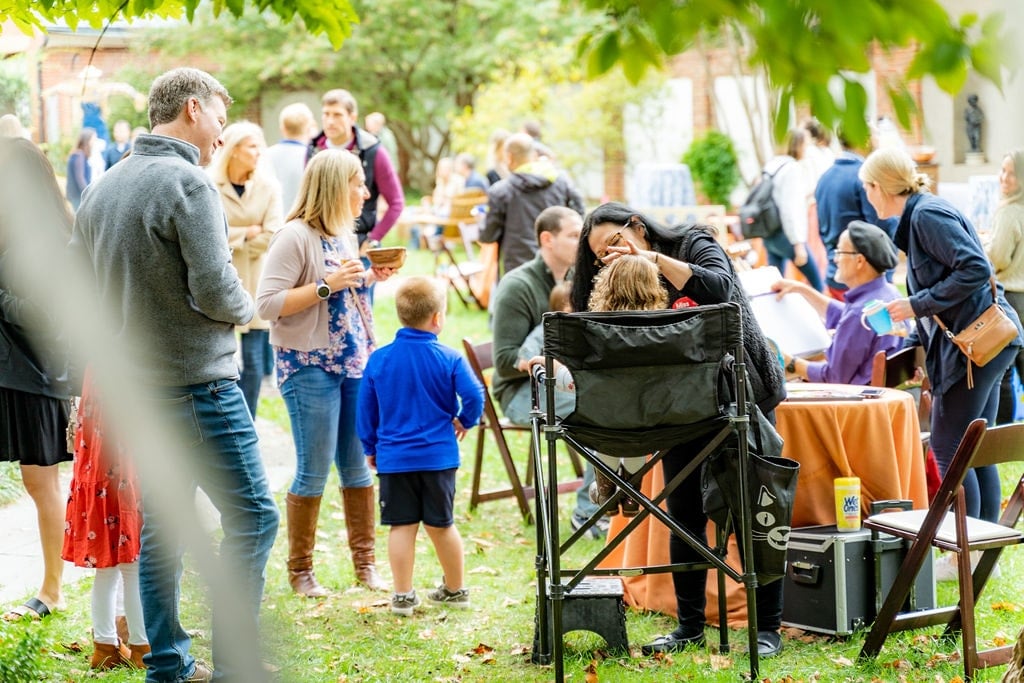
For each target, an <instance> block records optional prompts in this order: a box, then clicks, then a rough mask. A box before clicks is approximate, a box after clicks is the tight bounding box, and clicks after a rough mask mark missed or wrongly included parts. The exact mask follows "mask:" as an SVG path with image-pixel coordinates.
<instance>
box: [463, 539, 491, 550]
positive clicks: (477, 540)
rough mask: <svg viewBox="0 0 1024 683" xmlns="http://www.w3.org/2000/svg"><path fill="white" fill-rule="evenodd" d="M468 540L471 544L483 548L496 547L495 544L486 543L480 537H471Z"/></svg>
mask: <svg viewBox="0 0 1024 683" xmlns="http://www.w3.org/2000/svg"><path fill="white" fill-rule="evenodd" d="M466 540H468V541H469V542H470V543H475V544H477V545H478V546H480V547H481V548H493V547H494V544H493V543H491V542H490V541H485V540H484V539H482V538H480V537H479V536H470V537H469V538H468V539H466Z"/></svg>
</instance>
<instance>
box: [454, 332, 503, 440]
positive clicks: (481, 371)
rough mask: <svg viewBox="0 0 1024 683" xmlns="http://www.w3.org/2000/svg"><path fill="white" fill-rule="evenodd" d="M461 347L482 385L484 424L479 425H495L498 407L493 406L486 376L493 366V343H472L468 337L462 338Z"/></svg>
mask: <svg viewBox="0 0 1024 683" xmlns="http://www.w3.org/2000/svg"><path fill="white" fill-rule="evenodd" d="M462 348H463V349H464V350H465V352H466V360H468V361H469V367H470V368H472V369H473V374H475V375H476V378H477V379H478V380H479V381H480V384H482V385H483V386H484V424H482V425H481V427H485V428H490V427H492V426H493V427H497V426H498V425H500V424H501V422H500V419H499V417H498V409H497V408H495V407H494V400H493V399H492V398H491V383H490V381H489V379H488V377H487V371H488V370H490V369H491V368H493V367H494V343H493V342H489V341H488V342H482V343H480V344H474V343H473V342H472V341H470V340H469V339H463V340H462ZM497 432H500V430H497ZM496 436H497V434H496ZM502 438H504V437H502Z"/></svg>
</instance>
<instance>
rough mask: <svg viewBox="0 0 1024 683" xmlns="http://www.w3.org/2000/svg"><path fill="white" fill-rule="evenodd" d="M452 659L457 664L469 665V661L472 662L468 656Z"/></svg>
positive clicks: (458, 656)
mask: <svg viewBox="0 0 1024 683" xmlns="http://www.w3.org/2000/svg"><path fill="white" fill-rule="evenodd" d="M452 659H454V660H455V661H456V662H457V663H459V664H469V663H470V662H471V661H473V660H472V659H470V657H469V655H460V654H454V655H452Z"/></svg>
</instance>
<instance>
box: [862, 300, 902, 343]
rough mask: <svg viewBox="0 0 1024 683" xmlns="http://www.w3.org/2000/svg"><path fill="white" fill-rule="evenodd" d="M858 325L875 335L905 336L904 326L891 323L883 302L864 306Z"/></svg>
mask: <svg viewBox="0 0 1024 683" xmlns="http://www.w3.org/2000/svg"><path fill="white" fill-rule="evenodd" d="M860 324H861V325H863V326H864V328H865V329H868V330H873V331H874V333H875V334H895V335H897V336H900V337H903V336H906V334H907V328H906V325H902V324H900V323H895V322H893V320H892V317H891V316H890V315H889V309H888V308H886V307H885V302H884V301H878V300H877V299H876V300H875V301H869V302H868V303H866V304H865V305H864V312H863V313H861V316H860Z"/></svg>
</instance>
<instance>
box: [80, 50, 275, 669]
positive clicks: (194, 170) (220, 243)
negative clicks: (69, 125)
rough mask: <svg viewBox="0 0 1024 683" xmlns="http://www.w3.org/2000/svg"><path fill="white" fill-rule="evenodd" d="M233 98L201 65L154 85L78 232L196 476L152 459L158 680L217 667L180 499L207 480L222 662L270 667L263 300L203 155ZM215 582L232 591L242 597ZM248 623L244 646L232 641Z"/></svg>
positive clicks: (144, 586) (142, 564) (150, 532)
mask: <svg viewBox="0 0 1024 683" xmlns="http://www.w3.org/2000/svg"><path fill="white" fill-rule="evenodd" d="M230 103H231V98H230V97H229V96H228V93H227V91H226V90H225V89H224V87H223V86H222V85H221V84H220V83H219V82H217V80H216V79H214V78H213V77H212V76H210V75H209V74H207V73H205V72H203V71H199V70H198V69H188V68H183V69H175V70H173V71H169V72H167V73H165V74H163V75H162V76H160V77H158V78H157V79H156V80H155V81H154V82H153V85H152V88H151V89H150V92H149V118H150V124H151V126H152V131H153V133H152V134H151V135H141V136H139V138H138V139H137V140H136V142H135V146H134V149H133V152H132V155H131V156H129V157H128V158H127V159H126V160H124V161H122V162H121V163H119V164H117V165H115V166H114V167H113V168H112V169H111V170H110V171H109V172H107V173H106V174H104V176H103V177H102V178H101V181H102V182H97V183H96V184H94V185H93V186H92V187H90V188H89V192H88V194H87V195H86V197H85V201H83V203H82V206H81V210H80V211H79V213H78V215H77V217H76V220H75V228H74V233H73V235H72V240H71V250H72V253H74V254H78V255H80V256H82V257H83V258H84V259H85V261H86V262H87V267H89V268H90V269H91V271H92V274H93V276H94V277H95V280H96V285H97V288H98V292H99V296H100V299H101V303H102V304H104V305H105V309H104V310H106V311H107V312H108V314H109V315H110V316H112V317H113V321H112V322H113V326H114V335H115V339H116V342H117V343H121V344H123V345H124V347H125V348H126V349H128V351H127V353H126V360H127V364H128V372H129V373H130V376H132V378H133V379H134V380H136V381H137V382H138V384H139V385H140V386H142V387H144V389H145V392H146V393H145V395H146V396H147V397H152V398H153V399H154V400H153V404H154V405H155V406H156V407H155V411H156V412H157V413H158V416H159V417H162V418H163V419H164V420H165V421H166V422H167V423H168V425H169V428H170V430H171V432H172V434H173V435H174V436H176V437H180V438H181V440H182V444H183V447H182V448H179V449H178V451H176V452H175V456H180V458H181V461H180V462H174V463H173V467H174V470H176V471H177V473H181V472H184V473H185V476H183V477H181V479H182V482H180V483H176V482H175V479H176V478H177V477H170V478H164V476H162V475H161V476H158V477H157V476H154V475H153V472H158V471H159V469H157V467H158V466H160V465H163V466H164V467H166V463H147V462H146V459H145V458H140V483H141V485H142V488H143V491H144V497H145V500H146V505H145V511H144V525H143V529H142V539H141V540H142V548H141V553H140V557H139V591H140V594H141V597H142V609H143V614H144V616H145V622H146V634H147V636H148V638H149V643H150V647H151V648H152V651H151V653H150V654H148V655H146V658H145V662H146V664H147V667H148V671H147V677H146V680H147V681H150V682H156V681H207V680H211V678H212V672H211V671H210V670H209V669H208V668H207V667H206V666H205V665H203V664H200V663H198V662H196V660H195V659H194V658H193V657H192V656H191V655H190V654H189V646H190V642H191V641H190V638H189V636H188V635H187V633H186V632H185V630H184V629H183V628H182V626H181V624H180V622H179V620H178V616H179V612H178V596H179V583H180V578H181V570H182V568H181V560H182V550H183V540H182V539H183V538H185V532H186V531H188V530H187V529H182V528H181V527H182V526H184V525H183V524H182V523H181V521H182V519H189V516H188V515H187V514H186V515H184V517H182V515H181V514H178V511H179V510H183V509H188V510H189V511H191V510H192V506H193V505H194V493H195V486H196V484H197V483H198V485H199V486H201V487H202V488H203V490H204V491H205V492H206V493H207V494H208V495H209V497H210V499H211V500H212V501H213V503H214V505H215V506H216V507H217V509H218V511H219V512H220V515H221V523H222V526H223V530H224V539H223V541H222V543H221V546H220V554H219V562H218V563H217V564H216V565H213V566H214V567H215V568H216V569H218V570H219V575H220V576H222V577H223V576H228V577H231V578H230V580H231V584H232V585H231V586H230V588H232V589H233V590H225V591H211V601H212V603H213V606H214V609H213V613H214V629H213V657H214V664H215V666H216V668H217V670H218V675H223V676H224V678H225V679H226V680H227V679H230V680H247V681H248V680H259V678H261V677H262V668H261V667H260V658H259V648H258V647H256V646H255V640H256V633H257V631H256V628H255V627H256V623H257V618H258V614H259V604H260V600H261V598H262V595H263V583H264V569H265V567H266V563H267V558H268V557H269V555H270V549H271V547H272V546H273V543H274V537H275V535H276V533H277V523H278V513H277V507H276V505H275V504H274V500H273V498H272V497H271V495H270V490H269V486H268V483H267V478H266V473H265V471H264V468H263V463H262V460H261V459H260V451H259V445H258V438H257V435H256V429H255V427H254V425H253V422H252V418H251V417H250V416H249V411H248V409H247V408H246V404H245V399H244V398H243V396H242V392H241V390H240V389H239V388H238V385H237V383H236V380H237V379H238V370H237V367H236V365H235V360H234V355H235V349H236V341H235V334H234V326H235V325H241V324H244V323H246V322H248V321H249V320H250V319H251V318H252V316H253V313H254V305H253V301H252V298H251V297H250V296H249V294H248V293H247V292H246V291H245V288H244V287H243V286H242V283H241V281H240V280H239V278H238V273H237V272H236V271H235V269H234V268H233V267H232V265H231V253H230V251H229V249H228V241H227V224H226V222H225V219H224V213H223V209H222V208H221V203H220V197H219V196H218V194H217V189H216V187H215V186H214V185H213V183H212V182H211V181H210V179H209V177H208V176H207V175H206V173H204V172H203V170H202V169H201V168H200V166H203V165H205V164H207V163H209V161H210V158H211V156H212V155H213V152H214V150H216V149H217V148H218V147H219V146H221V144H223V143H222V140H221V137H220V136H221V129H222V128H223V126H224V122H225V119H226V116H227V113H226V112H227V106H228V105H229V104H230ZM165 471H166V472H170V470H165ZM189 514H194V513H192V512H189ZM211 576H212V575H211ZM211 580H214V579H212V578H211ZM218 592H228V593H230V594H231V597H232V598H234V599H235V600H236V601H235V603H234V605H226V604H225V599H224V598H223V597H221V596H220V595H218ZM232 607H233V609H231V608H232ZM239 607H242V609H238V608H239ZM225 608H228V609H225ZM229 610H230V611H229ZM232 612H234V613H233V614H232ZM230 617H234V618H235V621H233V622H232V623H231V624H230V627H228V626H225V623H226V622H228V621H229V618H230ZM239 634H242V635H243V636H244V637H246V638H249V643H248V648H237V647H231V646H226V645H225V643H226V642H227V643H229V645H235V644H236V643H237V642H238V637H237V636H238V635H239ZM250 636H251V638H250Z"/></svg>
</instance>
